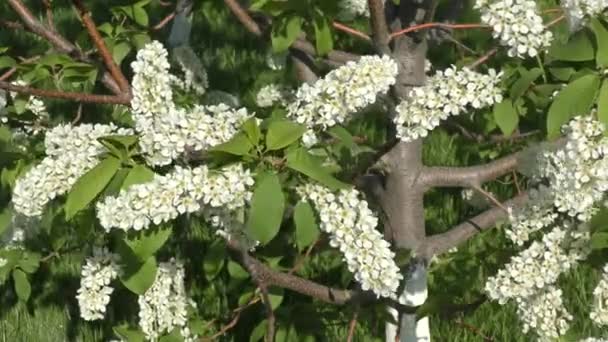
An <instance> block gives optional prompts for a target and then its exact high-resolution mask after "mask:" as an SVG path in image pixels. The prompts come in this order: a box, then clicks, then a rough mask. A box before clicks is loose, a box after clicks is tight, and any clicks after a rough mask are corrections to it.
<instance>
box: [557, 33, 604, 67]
mask: <svg viewBox="0 0 608 342" xmlns="http://www.w3.org/2000/svg"><path fill="white" fill-rule="evenodd" d="M548 55H549V57H550V58H552V59H554V60H559V61H568V62H582V61H590V60H592V59H594V57H595V51H594V49H593V43H592V42H591V39H590V38H589V35H587V33H585V31H579V32H577V33H575V34H574V35H572V36H571V37H570V39H569V40H568V42H567V43H565V44H564V43H562V42H560V41H559V40H558V39H555V40H554V41H553V45H552V46H551V48H550V49H549V52H548Z"/></svg>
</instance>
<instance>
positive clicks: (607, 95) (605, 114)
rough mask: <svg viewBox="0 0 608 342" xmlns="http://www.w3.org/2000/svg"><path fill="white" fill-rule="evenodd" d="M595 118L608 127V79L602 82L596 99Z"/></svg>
mask: <svg viewBox="0 0 608 342" xmlns="http://www.w3.org/2000/svg"><path fill="white" fill-rule="evenodd" d="M597 118H598V119H599V120H600V122H601V123H603V124H604V126H606V127H608V79H605V80H604V83H602V88H601V89H600V95H599V97H598V100H597Z"/></svg>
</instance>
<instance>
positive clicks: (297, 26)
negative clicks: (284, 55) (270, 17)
mask: <svg viewBox="0 0 608 342" xmlns="http://www.w3.org/2000/svg"><path fill="white" fill-rule="evenodd" d="M301 30H302V17H298V16H295V15H289V16H282V17H279V18H277V19H276V20H275V21H274V23H273V25H272V31H271V33H270V38H271V40H272V49H273V50H274V52H283V51H285V50H287V49H288V48H289V47H290V46H291V44H292V43H293V42H294V41H295V40H296V39H297V38H298V35H299V34H300V31H301Z"/></svg>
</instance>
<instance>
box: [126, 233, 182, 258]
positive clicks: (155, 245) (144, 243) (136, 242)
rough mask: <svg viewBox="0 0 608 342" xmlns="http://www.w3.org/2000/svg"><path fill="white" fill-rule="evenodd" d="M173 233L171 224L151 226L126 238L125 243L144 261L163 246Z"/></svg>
mask: <svg viewBox="0 0 608 342" xmlns="http://www.w3.org/2000/svg"><path fill="white" fill-rule="evenodd" d="M171 233H172V229H171V226H169V225H164V226H160V227H156V228H150V229H146V230H142V231H140V232H138V233H136V234H133V235H134V236H129V237H127V238H125V243H126V244H127V246H129V247H130V248H131V250H132V251H133V254H134V255H135V256H136V257H137V258H138V259H139V260H140V261H141V262H144V261H146V260H148V259H149V258H150V257H151V256H153V255H154V253H156V252H157V251H158V250H159V249H161V248H162V246H163V245H164V244H165V242H167V240H168V239H169V236H171Z"/></svg>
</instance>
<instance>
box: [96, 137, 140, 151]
mask: <svg viewBox="0 0 608 342" xmlns="http://www.w3.org/2000/svg"><path fill="white" fill-rule="evenodd" d="M99 140H100V141H107V142H109V143H111V144H112V145H114V146H120V147H124V148H125V149H129V148H131V147H132V146H133V145H135V144H137V141H138V140H139V137H138V136H137V135H107V136H105V137H101V138H99Z"/></svg>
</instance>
